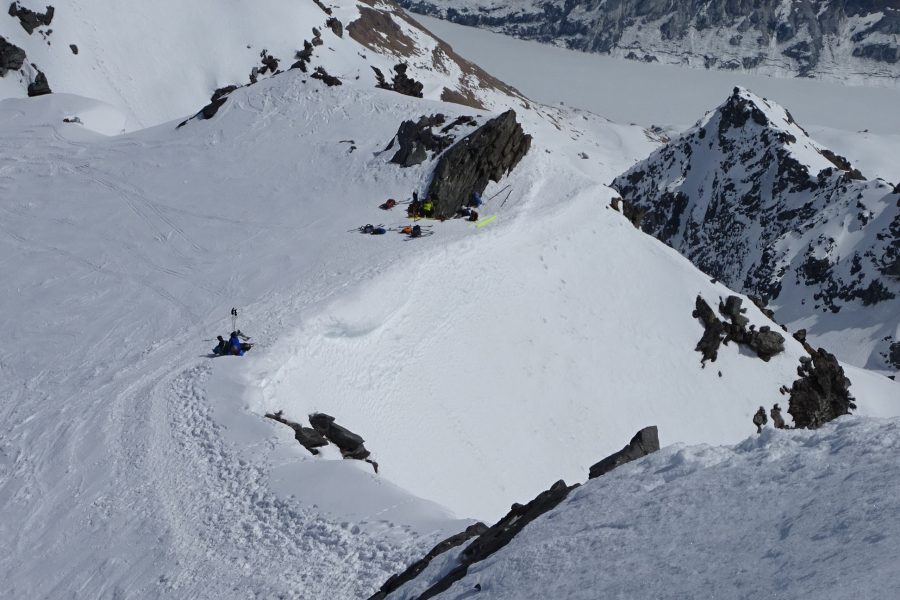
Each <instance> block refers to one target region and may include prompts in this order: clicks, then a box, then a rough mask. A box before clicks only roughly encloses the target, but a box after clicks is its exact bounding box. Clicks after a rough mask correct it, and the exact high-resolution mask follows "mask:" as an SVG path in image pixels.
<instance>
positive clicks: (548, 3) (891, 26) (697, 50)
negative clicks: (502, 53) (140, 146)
mask: <svg viewBox="0 0 900 600" xmlns="http://www.w3.org/2000/svg"><path fill="white" fill-rule="evenodd" d="M399 3H400V4H401V5H402V6H404V7H406V8H408V9H410V10H412V11H414V12H418V13H421V14H428V15H432V16H438V17H441V18H445V19H448V20H450V21H454V22H456V23H461V24H463V25H471V26H477V27H484V28H487V29H491V30H493V31H498V32H501V33H505V34H508V35H513V36H516V37H521V38H525V39H532V40H538V41H541V42H545V43H550V44H554V45H562V46H566V47H568V48H572V49H577V50H584V51H587V52H602V53H607V54H611V55H613V56H619V57H624V58H628V59H632V60H639V61H643V62H664V63H674V64H687V65H691V66H695V67H701V68H706V69H711V68H715V69H726V70H755V71H759V72H762V73H766V74H770V75H796V76H801V77H828V78H833V79H839V80H849V81H865V80H876V79H877V80H879V81H880V82H883V83H884V84H886V85H896V81H894V80H895V79H896V78H897V77H898V75H900V36H898V34H900V6H898V4H897V3H896V0H875V1H874V2H869V1H863V0H846V1H843V2H826V1H824V0H788V2H782V1H780V0H753V1H750V0H737V1H735V2H712V1H711V0H700V1H697V0H692V1H687V0H680V1H676V2H659V1H649V2H631V1H627V0H529V1H526V2H512V1H511V0H507V1H506V2H497V1H496V0H490V1H489V0H470V1H468V2H466V3H465V4H463V5H460V3H459V2H458V1H456V0H399Z"/></svg>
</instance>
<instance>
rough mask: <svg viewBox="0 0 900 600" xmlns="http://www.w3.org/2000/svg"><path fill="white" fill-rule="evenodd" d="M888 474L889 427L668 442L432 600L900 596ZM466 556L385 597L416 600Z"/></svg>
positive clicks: (898, 460)
mask: <svg viewBox="0 0 900 600" xmlns="http://www.w3.org/2000/svg"><path fill="white" fill-rule="evenodd" d="M661 433H662V435H664V434H665V432H661ZM898 465H900V421H898V420H897V419H891V420H874V419H861V418H854V417H844V418H842V419H839V420H838V421H835V422H833V423H831V424H829V425H827V426H826V427H825V428H823V429H820V430H817V431H778V430H774V429H766V430H764V432H763V434H762V435H760V436H755V435H754V436H753V437H752V438H749V439H747V440H745V441H743V442H742V443H740V444H737V445H736V446H732V447H715V446H684V445H680V444H676V445H673V446H669V447H667V448H663V449H662V450H660V451H659V452H656V453H654V454H651V455H650V456H648V457H646V458H643V459H641V460H639V461H636V462H633V463H630V464H627V465H624V466H621V467H619V468H617V469H616V470H614V471H612V472H611V473H608V474H606V475H603V476H602V477H600V478H598V479H594V480H591V481H589V482H587V483H586V484H584V485H583V486H581V487H579V488H578V489H576V490H574V491H573V492H571V493H570V494H569V496H568V497H567V498H566V499H565V500H564V501H563V502H562V503H561V504H560V505H559V506H557V507H556V508H555V509H553V510H552V511H550V512H549V513H547V514H545V515H543V516H541V517H539V518H538V519H537V520H535V521H533V522H532V523H529V524H528V525H526V526H525V528H524V529H523V530H522V531H521V532H520V533H519V534H518V535H517V536H516V537H515V538H513V540H512V541H511V542H510V543H509V545H507V546H506V547H504V548H501V549H500V550H499V551H497V552H496V553H495V554H493V555H491V556H489V557H488V558H487V559H485V560H484V561H482V562H478V563H475V564H474V565H472V566H471V567H469V570H468V573H467V574H466V576H465V577H464V578H463V579H461V580H459V581H457V582H456V583H454V584H453V586H452V587H450V588H449V589H448V590H447V591H446V592H444V593H441V594H437V595H434V596H428V597H429V598H436V599H438V600H449V599H451V598H469V597H473V598H479V599H481V598H484V599H487V600H532V599H533V600H538V599H543V598H565V599H566V600H595V599H596V598H605V597H615V598H638V597H653V598H666V599H668V598H672V599H676V598H702V597H715V598H717V599H721V600H732V599H734V600H737V599H740V598H747V597H751V596H752V597H758V598H780V597H785V598H795V599H797V600H806V599H809V600H838V599H843V598H850V597H862V598H878V597H883V596H890V595H892V594H893V593H894V592H893V591H894V590H896V589H897V587H898V586H900V572H898V570H897V569H896V557H897V555H898V553H900V527H898V524H897V521H896V519H894V518H893V517H892V515H894V514H896V512H897V511H898V510H900V496H898V494H897V493H896V491H897V484H896V482H897V480H898V478H900V467H898ZM523 500H524V499H523ZM465 548H466V545H465V544H463V545H462V546H460V547H457V548H455V549H452V550H450V551H448V552H446V553H444V554H442V555H440V556H438V557H437V558H436V559H434V560H433V561H432V563H431V564H430V565H429V567H428V568H427V569H426V570H425V571H423V572H422V573H421V574H420V575H419V576H418V577H417V578H416V579H415V580H413V581H412V582H410V583H408V584H406V585H405V586H403V587H402V588H400V589H399V590H397V591H396V592H395V593H393V594H391V595H389V596H387V598H388V600H414V599H416V598H419V597H422V596H421V595H422V593H423V592H424V591H425V590H427V589H428V588H429V586H430V585H431V584H433V583H434V582H435V581H436V580H438V579H439V578H441V577H442V576H443V575H444V574H446V573H447V572H448V571H450V570H451V569H452V568H453V567H454V566H456V565H457V564H458V557H459V555H460V553H461V552H462V551H464V550H465Z"/></svg>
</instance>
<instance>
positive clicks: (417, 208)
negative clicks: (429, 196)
mask: <svg viewBox="0 0 900 600" xmlns="http://www.w3.org/2000/svg"><path fill="white" fill-rule="evenodd" d="M398 204H403V203H400V202H397V201H396V200H394V199H393V198H389V199H388V200H386V201H385V202H383V203H381V204H379V205H378V208H380V209H381V210H391V209H392V208H394V207H395V206H397V205H398ZM406 204H407V206H406V216H407V217H409V218H410V219H413V220H419V219H437V220H439V221H444V220H446V219H447V217H446V215H438V214H436V212H435V206H434V202H432V201H431V200H426V199H421V200H420V199H419V193H418V192H413V194H412V200H410V201H409V202H407V203H406ZM482 204H484V201H483V200H482V199H481V194H480V193H478V192H477V191H474V192H472V196H471V197H470V198H469V201H468V202H467V203H466V205H465V206H463V207H461V208H460V209H459V210H457V211H456V213H455V214H454V215H453V218H454V219H460V218H465V219H466V220H468V221H473V222H474V221H478V212H477V211H476V210H475V209H477V208H479V207H480V206H481V205H482ZM351 231H352V230H351ZM357 231H359V232H360V233H363V234H367V235H383V234H385V233H387V232H388V231H394V229H386V228H385V227H384V226H383V225H372V224H370V223H369V224H366V225H363V226H361V227H359V228H357ZM396 231H399V232H400V233H403V234H406V235H408V236H409V237H410V238H418V237H423V236H425V235H430V232H429V231H426V230H424V229H423V228H422V226H421V225H418V224H415V225H407V226H405V227H401V228H400V229H397V230H396Z"/></svg>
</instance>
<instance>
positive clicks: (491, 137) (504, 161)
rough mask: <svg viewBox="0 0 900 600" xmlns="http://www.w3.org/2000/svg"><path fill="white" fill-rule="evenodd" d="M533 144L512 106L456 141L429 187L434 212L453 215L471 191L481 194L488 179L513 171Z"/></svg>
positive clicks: (440, 214)
mask: <svg viewBox="0 0 900 600" xmlns="http://www.w3.org/2000/svg"><path fill="white" fill-rule="evenodd" d="M530 148H531V136H530V135H527V134H526V133H525V132H524V131H523V130H522V126H521V125H519V123H518V122H517V121H516V113H515V111H513V110H508V111H506V112H505V113H503V114H502V115H500V116H499V117H496V118H494V119H491V120H490V121H488V122H487V123H485V124H484V125H482V126H481V127H479V128H478V129H477V130H475V131H474V132H472V133H471V134H469V135H468V136H466V137H465V138H463V139H462V140H460V141H459V142H457V143H456V144H454V145H453V146H452V147H451V148H450V149H449V150H447V151H446V152H444V154H443V155H441V158H440V159H439V161H438V164H437V167H436V168H435V170H434V175H433V176H432V179H431V185H430V186H429V189H428V196H427V197H428V199H430V200H431V201H432V202H433V203H434V209H435V215H436V216H442V217H450V216H453V214H455V213H456V211H457V210H459V209H460V208H461V207H462V206H463V205H464V204H465V203H466V202H468V200H469V198H471V196H472V192H478V193H479V194H481V193H483V192H484V189H485V188H486V187H487V185H488V182H490V181H495V182H496V181H500V179H501V178H502V177H503V176H504V175H506V174H508V173H510V172H512V170H513V169H514V168H515V167H516V165H518V164H519V161H521V160H522V159H523V158H524V157H525V155H526V154H527V153H528V150H529V149H530Z"/></svg>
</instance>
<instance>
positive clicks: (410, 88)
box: [372, 63, 424, 98]
mask: <svg viewBox="0 0 900 600" xmlns="http://www.w3.org/2000/svg"><path fill="white" fill-rule="evenodd" d="M408 68H409V65H407V64H406V63H398V64H396V65H394V79H393V81H391V83H387V81H385V79H384V73H382V72H381V69H379V68H378V67H372V70H373V71H375V79H376V81H377V83H376V85H375V87H379V88H381V89H383V90H391V91H393V92H397V93H398V94H403V95H404V96H412V97H414V98H421V97H422V89H423V88H424V86H423V85H422V84H421V83H420V82H418V81H416V80H415V79H412V78H411V77H409V76H408V75H407V74H406V70H407V69H408Z"/></svg>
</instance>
